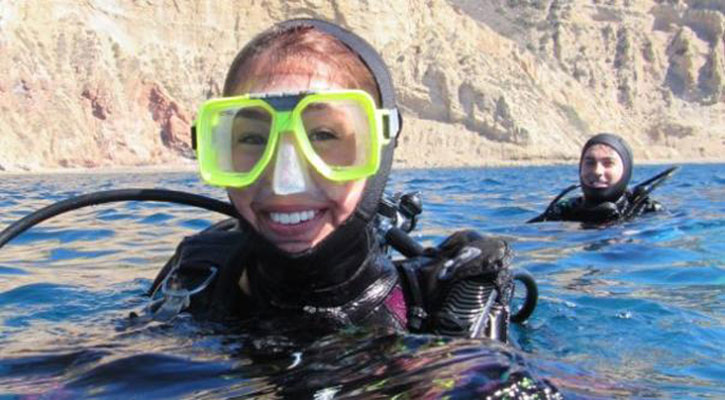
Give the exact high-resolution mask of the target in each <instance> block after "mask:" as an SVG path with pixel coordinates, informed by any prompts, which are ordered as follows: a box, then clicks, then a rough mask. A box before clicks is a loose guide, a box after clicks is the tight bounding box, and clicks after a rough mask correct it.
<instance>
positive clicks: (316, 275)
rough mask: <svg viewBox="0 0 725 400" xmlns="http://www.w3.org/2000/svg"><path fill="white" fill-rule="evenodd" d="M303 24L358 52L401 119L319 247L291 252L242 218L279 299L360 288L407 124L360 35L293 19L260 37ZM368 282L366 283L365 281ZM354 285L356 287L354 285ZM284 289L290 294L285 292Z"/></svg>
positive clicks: (385, 104)
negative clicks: (351, 206) (354, 201)
mask: <svg viewBox="0 0 725 400" xmlns="http://www.w3.org/2000/svg"><path fill="white" fill-rule="evenodd" d="M302 27H312V28H314V29H317V30H319V31H321V32H324V33H326V34H328V35H330V36H332V37H334V38H336V39H337V40H339V41H340V42H342V43H343V44H344V45H345V46H347V47H348V48H349V49H350V50H351V51H352V52H353V53H354V54H357V55H358V56H359V58H360V60H361V61H362V62H363V63H364V64H365V65H366V66H367V68H368V69H369V70H370V73H371V74H372V76H373V78H374V80H375V82H376V84H377V87H378V91H379V93H380V102H381V107H382V108H384V109H388V110H395V111H396V112H395V113H393V115H394V116H393V118H398V121H397V122H398V123H397V124H394V123H393V124H392V125H390V126H398V130H397V131H395V132H389V136H390V137H391V139H392V140H391V141H390V143H388V144H386V145H385V146H383V148H382V150H381V154H380V166H379V168H378V171H377V173H376V174H375V175H372V176H370V177H368V178H367V182H366V184H365V189H364V192H363V194H362V198H361V199H360V202H359V203H358V205H357V207H356V208H355V210H354V212H353V213H352V215H351V216H350V217H349V218H348V219H347V220H345V221H344V222H343V223H342V224H340V226H338V227H336V229H335V230H334V231H333V232H332V233H330V234H329V235H328V236H327V237H325V238H324V239H323V240H322V241H321V242H320V243H318V244H317V245H315V246H314V247H312V248H310V249H308V250H306V251H303V252H299V253H287V252H285V251H283V250H281V249H279V248H278V247H277V246H276V245H275V244H274V243H272V242H270V241H269V240H267V239H266V238H264V237H263V236H262V235H261V234H259V233H258V232H256V230H254V228H253V227H252V226H250V224H249V223H248V222H247V221H246V220H244V219H243V218H241V219H240V222H241V225H242V226H243V227H244V228H245V229H247V230H248V231H250V232H251V233H252V240H253V241H254V243H255V254H256V256H257V258H258V259H259V261H260V262H261V264H263V265H264V266H254V267H253V268H257V269H258V270H259V271H254V272H255V273H257V274H256V276H257V277H258V278H259V279H258V280H257V283H256V284H257V285H261V286H269V289H270V290H269V291H270V292H279V294H280V298H279V299H277V300H278V302H288V301H292V302H295V300H292V299H294V298H299V297H300V294H303V296H302V297H304V294H305V293H307V294H308V295H309V296H308V297H314V296H313V295H312V293H313V292H317V291H319V290H322V288H330V287H343V286H344V287H346V289H345V290H347V291H349V292H350V293H353V292H356V291H359V290H358V289H360V288H358V287H357V286H360V285H357V284H356V283H355V282H348V281H355V277H360V276H365V274H364V273H363V272H364V271H363V270H364V269H365V268H367V267H366V266H367V265H370V264H371V263H370V262H368V261H369V259H370V257H371V250H372V249H373V248H374V247H375V242H376V238H375V233H374V229H373V224H374V218H375V215H376V214H377V209H378V205H379V203H380V199H381V197H382V195H383V191H384V189H385V185H386V183H387V180H388V175H389V174H390V169H391V166H392V163H393V151H394V149H395V146H396V143H397V136H398V133H399V131H400V129H399V127H400V126H401V125H402V120H401V118H400V114H399V112H397V107H396V101H395V90H394V88H393V84H392V78H391V76H390V72H389V71H388V68H387V66H386V65H385V62H384V61H383V59H382V57H381V56H380V54H379V53H378V52H377V51H376V50H375V49H374V48H373V47H372V46H371V45H370V44H369V43H367V42H366V41H365V40H364V39H363V38H361V37H360V36H358V35H356V34H354V33H352V32H350V31H348V30H346V29H344V28H342V27H340V26H338V25H335V24H332V23H329V22H326V21H321V20H317V19H294V20H289V21H284V22H281V23H279V24H276V25H274V26H272V27H271V28H270V29H269V30H267V31H265V32H263V33H261V34H260V35H259V36H258V37H264V36H265V35H269V33H270V32H286V31H291V30H294V29H297V28H302ZM256 42H257V40H256V39H253V40H252V41H251V42H250V43H248V44H247V45H246V46H245V47H244V48H243V49H242V50H241V51H240V52H239V54H238V55H237V57H236V59H235V61H234V62H233V63H232V67H231V68H230V71H233V70H234V69H235V64H237V63H240V62H243V59H244V57H246V55H248V54H250V51H251V50H250V49H252V48H254V46H255V43H256ZM225 86H226V84H225ZM261 264H260V265H261ZM357 280H360V279H357ZM363 284H365V282H362V283H361V285H363ZM353 286H354V287H356V288H357V289H356V290H352V289H351V288H352V287H353ZM285 287H286V288H288V289H289V290H285V289H284V288H285ZM282 292H286V293H288V294H289V295H283V294H282Z"/></svg>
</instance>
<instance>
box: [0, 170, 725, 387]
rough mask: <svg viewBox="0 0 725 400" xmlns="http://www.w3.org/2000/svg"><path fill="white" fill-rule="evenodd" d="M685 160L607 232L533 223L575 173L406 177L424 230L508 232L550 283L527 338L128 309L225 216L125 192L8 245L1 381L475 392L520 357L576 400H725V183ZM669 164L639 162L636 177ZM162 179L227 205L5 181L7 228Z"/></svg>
mask: <svg viewBox="0 0 725 400" xmlns="http://www.w3.org/2000/svg"><path fill="white" fill-rule="evenodd" d="M722 167H723V166H722V165H688V166H684V167H683V169H682V170H681V171H680V172H678V174H677V175H675V177H674V179H673V180H671V181H670V182H669V183H667V184H666V185H663V186H661V187H660V188H658V189H657V191H656V192H655V197H656V198H657V199H659V200H661V201H662V203H664V204H665V205H666V206H667V207H668V209H669V210H668V212H667V213H663V214H660V215H651V216H647V217H645V218H642V219H639V220H637V221H633V222H629V223H626V224H623V225H619V226H614V227H611V228H608V229H587V230H583V229H581V227H580V226H579V225H578V224H574V223H544V224H536V225H525V224H523V222H524V221H526V220H527V219H529V218H531V217H533V216H534V215H536V214H537V213H538V211H541V210H543V208H545V207H546V205H547V204H548V201H549V200H550V199H551V198H552V197H553V196H555V195H556V194H557V191H558V189H559V188H563V187H566V186H568V185H569V184H571V183H572V181H573V180H574V179H575V177H576V170H575V168H574V167H532V168H501V169H479V170H475V169H470V170H432V171H399V172H397V173H395V175H394V177H393V181H392V182H391V185H390V186H389V190H390V191H391V192H393V191H409V190H420V191H421V192H422V193H423V200H424V213H423V215H422V219H421V221H420V224H419V228H418V231H417V232H416V234H415V236H416V238H417V239H419V240H421V241H422V242H424V243H426V244H434V243H437V242H439V241H440V240H441V239H442V238H443V237H445V236H446V235H448V234H450V233H451V232H452V231H454V230H457V229H464V228H471V229H476V230H479V231H481V232H483V233H484V234H487V235H498V236H502V237H504V238H506V239H507V240H509V241H510V242H511V243H512V247H513V248H514V250H515V252H516V258H515V265H516V266H517V267H521V268H526V269H527V270H529V271H530V272H531V273H533V274H534V276H535V277H536V279H537V281H538V282H539V290H540V293H541V297H540V302H539V307H538V308H537V310H536V312H535V313H534V316H533V317H532V319H530V320H529V321H528V322H527V324H525V325H523V326H517V327H514V329H513V332H512V333H513V336H512V337H513V344H514V346H515V347H516V348H518V349H520V350H521V352H519V351H516V350H514V349H512V348H506V347H501V346H498V345H495V344H492V343H488V342H480V341H465V340H444V339H441V338H435V337H430V336H421V335H390V334H387V333H384V332H356V331H351V332H343V333H341V334H340V335H335V336H332V337H325V338H324V339H322V340H317V341H312V342H311V343H306V344H304V345H302V344H300V343H287V342H285V341H284V340H285V339H284V338H283V337H281V336H279V337H277V336H274V335H273V336H265V337H264V339H260V337H257V336H254V335H250V333H249V332H247V331H246V330H245V327H244V326H243V324H241V325H242V326H241V327H238V331H233V332H230V331H229V330H228V327H224V328H223V329H222V328H221V327H219V326H208V325H206V324H202V323H199V322H198V321H193V320H191V319H190V318H188V317H184V318H180V319H178V320H176V321H174V323H171V324H163V323H157V322H152V323H137V324H134V323H130V321H129V319H128V318H127V316H128V315H129V313H130V312H131V311H136V312H138V311H139V310H141V309H143V307H144V305H145V299H144V297H143V296H142V295H143V293H144V292H145V291H146V290H147V289H148V287H149V285H150V282H151V279H153V277H154V276H155V274H156V272H157V270H158V269H159V268H160V267H161V266H162V265H163V263H164V262H165V261H166V260H167V258H168V257H169V255H170V254H171V252H172V251H173V249H174V247H175V246H176V244H177V243H178V242H179V241H180V240H181V239H182V238H183V237H184V236H185V235H189V234H192V233H194V232H196V231H198V230H200V229H203V228H204V227H206V226H208V225H209V224H211V223H213V222H215V221H218V220H221V219H223V217H222V216H220V215H215V214H213V213H211V212H207V211H202V210H197V209H193V208H189V207H183V206H178V205H171V204H165V203H139V202H125V203H115V204H107V205H101V206H97V207H92V208H86V209H83V210H78V211H74V212H71V213H67V214H64V215H62V216H59V217H56V218H54V219H52V220H50V221H46V222H44V223H42V224H40V225H39V226H37V227H35V228H33V229H31V230H30V231H28V232H26V233H25V234H23V235H22V236H20V237H18V238H16V239H15V240H13V241H12V242H10V244H8V245H7V246H6V247H4V248H2V250H0V326H1V327H2V328H1V329H0V348H1V349H2V352H1V353H0V387H1V388H2V389H1V390H0V391H1V392H3V393H6V394H16V395H45V396H46V397H48V398H77V397H89V396H95V397H120V398H123V397H127V396H128V395H131V394H133V393H144V395H145V397H148V398H154V397H156V398H158V397H165V398H169V397H171V398H220V397H234V396H241V397H247V396H250V397H260V398H281V397H287V398H300V397H302V398H337V397H345V396H347V397H355V396H358V397H364V398H388V397H390V396H392V395H394V394H401V393H403V394H405V396H407V397H406V398H422V397H434V398H435V397H440V396H443V395H448V396H452V397H454V398H456V397H458V398H466V397H472V396H473V397H475V396H477V393H478V394H479V395H480V393H481V392H480V391H481V390H484V391H485V390H489V389H491V388H492V387H495V385H501V382H504V381H506V379H509V378H510V377H512V376H513V377H515V376H517V374H519V373H522V371H527V370H528V371H530V372H532V373H534V374H535V375H536V376H538V377H542V378H546V379H548V380H550V381H551V382H553V383H554V384H555V385H556V386H557V387H559V388H560V389H561V390H563V391H564V393H565V394H566V395H567V396H568V397H570V398H592V397H593V398H612V397H622V398H632V397H635V398H678V399H680V398H719V397H724V396H725V389H723V387H724V386H725V385H724V383H725V378H723V377H725V363H724V362H723V360H724V359H725V353H724V352H723V350H721V347H722V346H721V344H722V343H725V340H724V339H725V328H724V327H725V320H724V319H725V317H724V316H725V312H724V311H725V301H724V300H725V273H723V261H722V260H723V254H725V240H724V239H723V236H724V234H725V200H723V199H725V178H723V175H722V172H720V171H722ZM660 169H663V168H661V167H656V166H644V167H637V169H636V171H635V181H637V180H642V179H644V178H647V177H649V176H651V175H654V174H655V173H656V172H658V171H659V170H660ZM130 187H147V188H151V187H163V188H167V189H174V190H182V191H189V192H193V193H199V194H204V195H207V196H211V197H215V198H219V199H224V198H225V197H226V195H225V193H224V192H223V191H222V190H220V189H214V188H208V187H206V186H203V185H201V184H200V183H199V181H198V179H197V178H196V176H195V175H194V174H191V173H160V174H109V175H100V174H99V175H53V176H6V177H4V179H3V181H2V183H0V224H1V225H2V226H6V225H7V224H9V223H11V222H13V221H15V220H16V219H18V218H21V217H22V216H24V215H26V214H27V213H29V212H31V211H34V210H37V209H38V208H41V207H44V206H47V205H49V204H52V203H53V202H55V201H59V200H62V199H65V198H67V197H69V196H74V195H79V194H85V193H89V192H92V191H96V190H108V189H119V188H130Z"/></svg>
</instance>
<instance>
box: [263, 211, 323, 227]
mask: <svg viewBox="0 0 725 400" xmlns="http://www.w3.org/2000/svg"><path fill="white" fill-rule="evenodd" d="M314 216H315V211H314V210H307V211H298V212H293V213H277V212H272V213H269V218H270V219H272V221H274V222H276V223H278V224H285V225H292V224H299V223H300V222H305V221H309V220H311V219H312V217H314Z"/></svg>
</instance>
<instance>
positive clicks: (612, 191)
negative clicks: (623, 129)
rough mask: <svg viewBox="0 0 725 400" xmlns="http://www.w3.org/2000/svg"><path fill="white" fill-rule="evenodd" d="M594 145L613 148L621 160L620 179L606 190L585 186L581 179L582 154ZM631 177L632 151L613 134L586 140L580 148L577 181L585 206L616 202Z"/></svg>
mask: <svg viewBox="0 0 725 400" xmlns="http://www.w3.org/2000/svg"><path fill="white" fill-rule="evenodd" d="M596 144H603V145H607V146H609V147H611V148H613V149H614V151H616V152H617V154H619V156H620V157H621V158H622V167H623V171H622V177H621V178H620V179H619V181H618V182H617V183H616V184H614V185H612V186H610V187H608V188H593V187H591V186H587V185H586V183H584V181H583V180H582V178H581V167H582V162H583V160H584V154H585V153H586V151H587V150H588V149H589V148H590V147H592V146H594V145H596ZM631 177H632V151H631V150H630V149H629V146H628V145H627V143H626V142H625V141H624V139H622V138H621V137H620V136H618V135H615V134H613V133H600V134H598V135H595V136H593V137H592V138H590V139H589V140H587V142H586V143H585V144H584V148H582V153H581V156H580V157H579V181H580V183H581V187H582V192H584V197H585V199H586V202H587V204H589V205H594V204H598V203H603V202H612V203H614V202H616V201H617V200H618V199H619V198H620V197H622V195H623V194H624V192H625V191H626V190H627V185H629V180H630V178H631Z"/></svg>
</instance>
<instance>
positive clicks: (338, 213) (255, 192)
mask: <svg viewBox="0 0 725 400" xmlns="http://www.w3.org/2000/svg"><path fill="white" fill-rule="evenodd" d="M301 68H304V70H300V71H294V70H290V69H289V68H288V69H287V70H286V71H284V72H278V73H275V72H271V73H267V74H265V75H263V76H256V77H254V76H253V77H250V78H248V79H246V80H245V81H242V82H240V83H239V85H237V89H236V90H235V91H234V93H232V95H238V94H244V93H274V92H300V91H304V90H331V89H338V90H339V89H349V87H345V85H344V84H343V83H339V82H336V81H335V80H334V79H330V78H329V77H328V76H329V75H323V74H319V75H315V74H314V73H312V74H311V73H310V68H309V65H308V66H307V67H301ZM322 70H324V68H323V69H322ZM283 136H284V137H286V138H290V137H291V135H285V134H284V133H283ZM278 146H279V144H278ZM290 148H291V147H287V149H290ZM278 150H279V147H278V149H277V151H278ZM297 156H298V158H299V159H300V160H302V161H301V164H300V165H301V166H302V168H304V169H305V171H304V172H306V173H307V175H308V178H309V179H308V180H307V184H306V185H305V190H304V191H303V192H300V193H293V194H288V195H280V194H276V193H275V190H274V188H273V174H274V170H275V165H276V156H275V158H274V159H272V160H271V162H270V163H269V165H268V166H267V169H266V170H265V171H264V173H263V175H262V176H261V177H260V178H259V179H258V180H257V181H256V182H255V183H254V184H252V185H251V186H248V187H245V188H243V189H233V188H230V189H228V192H229V197H230V198H231V200H232V203H234V206H235V207H236V209H237V211H238V212H239V213H240V214H241V215H242V217H244V219H246V220H247V222H249V223H250V224H251V225H252V226H253V227H254V229H255V230H256V231H257V232H259V233H260V234H261V235H262V236H264V237H265V238H266V239H267V240H269V241H270V242H272V243H274V244H275V245H277V247H279V248H280V249H281V250H283V251H286V252H288V253H297V252H302V251H305V250H307V249H310V248H311V247H313V246H315V245H317V244H318V243H320V241H322V240H323V239H324V238H325V237H327V236H328V235H329V234H330V233H332V232H333V231H334V230H335V229H337V227H338V226H340V225H341V224H342V223H343V222H344V221H345V220H346V219H347V218H348V217H350V215H352V213H353V211H354V210H355V208H356V207H357V205H358V203H359V202H360V198H361V197H362V193H363V189H364V188H365V179H361V180H357V181H351V182H343V183H335V182H331V181H328V180H327V179H325V178H324V177H322V176H321V175H319V174H318V173H317V171H315V169H314V168H312V167H310V166H309V165H308V163H307V162H306V161H305V160H304V156H303V155H301V154H299V153H298V154H297ZM278 174H279V172H278ZM277 179H279V177H278V178H277Z"/></svg>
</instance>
